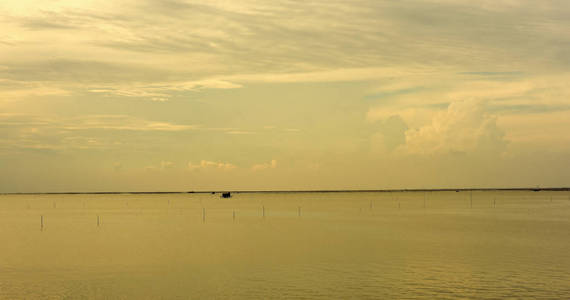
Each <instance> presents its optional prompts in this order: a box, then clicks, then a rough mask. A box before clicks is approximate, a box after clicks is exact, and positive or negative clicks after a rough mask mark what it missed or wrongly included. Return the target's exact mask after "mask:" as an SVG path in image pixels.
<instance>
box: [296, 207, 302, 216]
mask: <svg viewBox="0 0 570 300" xmlns="http://www.w3.org/2000/svg"><path fill="white" fill-rule="evenodd" d="M297 215H298V216H299V217H300V216H301V207H300V206H299V207H297Z"/></svg>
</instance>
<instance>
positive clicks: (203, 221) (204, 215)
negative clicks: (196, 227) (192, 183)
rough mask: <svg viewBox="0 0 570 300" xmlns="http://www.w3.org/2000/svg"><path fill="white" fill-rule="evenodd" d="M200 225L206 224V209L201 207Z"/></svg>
mask: <svg viewBox="0 0 570 300" xmlns="http://www.w3.org/2000/svg"><path fill="white" fill-rule="evenodd" d="M202 223H206V208H205V207H202Z"/></svg>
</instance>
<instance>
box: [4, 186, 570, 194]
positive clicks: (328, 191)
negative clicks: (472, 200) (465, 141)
mask: <svg viewBox="0 0 570 300" xmlns="http://www.w3.org/2000/svg"><path fill="white" fill-rule="evenodd" d="M469 191H529V192H540V191H552V192H564V191H570V187H549V188H529V187H526V188H458V189H452V188H440V189H365V190H350V189H346V190H215V191H212V190H211V191H169V192H37V193H25V192H24V193H0V195H119V194H133V195H141V194H143V195H144V194H149V195H152V194H212V193H221V192H231V193H236V194H256V193H265V194H281V193H404V192H469Z"/></svg>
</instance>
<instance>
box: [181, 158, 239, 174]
mask: <svg viewBox="0 0 570 300" xmlns="http://www.w3.org/2000/svg"><path fill="white" fill-rule="evenodd" d="M235 168H237V166H236V165H234V164H232V163H229V162H215V161H208V160H201V161H200V163H199V164H193V163H192V162H188V169H190V170H208V169H217V170H224V171H229V170H233V169H235Z"/></svg>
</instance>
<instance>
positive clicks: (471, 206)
mask: <svg viewBox="0 0 570 300" xmlns="http://www.w3.org/2000/svg"><path fill="white" fill-rule="evenodd" d="M469 208H473V191H469Z"/></svg>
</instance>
